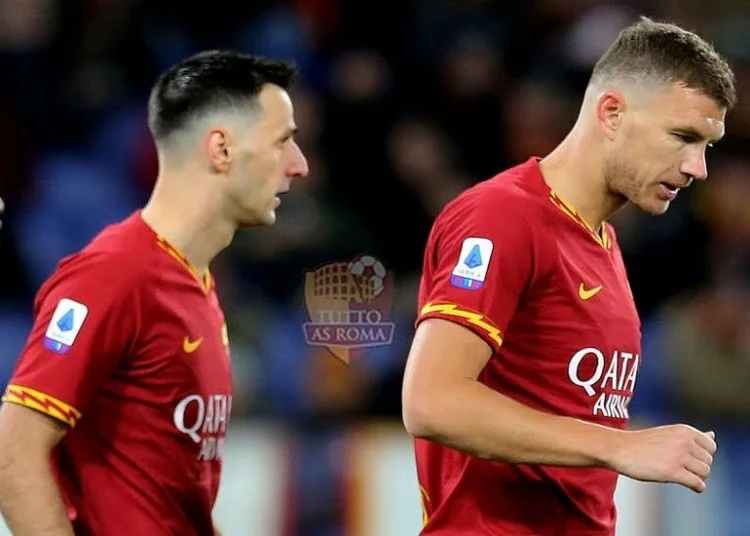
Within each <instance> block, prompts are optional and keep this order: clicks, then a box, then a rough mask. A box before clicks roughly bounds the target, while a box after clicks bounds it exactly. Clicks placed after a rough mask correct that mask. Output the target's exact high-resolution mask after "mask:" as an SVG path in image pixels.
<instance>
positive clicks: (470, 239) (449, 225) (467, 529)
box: [416, 159, 641, 536]
mask: <svg viewBox="0 0 750 536" xmlns="http://www.w3.org/2000/svg"><path fill="white" fill-rule="evenodd" d="M419 308H420V313H419V317H418V320H417V322H420V321H422V320H424V319H426V318H442V319H445V320H450V321H453V322H457V323H459V324H461V325H463V326H465V327H466V328H468V329H470V330H472V331H473V332H474V333H476V334H477V335H479V336H480V337H482V338H483V339H484V340H485V341H486V342H487V344H488V345H489V346H490V347H491V348H492V357H491V359H490V361H489V362H488V364H487V366H486V367H485V369H484V370H483V371H482V373H481V375H480V376H479V381H481V382H482V383H483V384H485V385H487V386H488V387H490V388H491V389H494V390H495V391H498V392H500V393H502V394H504V395H506V396H509V397H511V398H513V399H514V400H516V401H518V402H520V403H522V404H525V405H527V406H530V407H532V408H535V409H538V410H541V411H545V412H548V413H552V414H557V415H565V416H571V417H575V418H579V419H583V420H586V421H590V422H595V423H599V424H602V425H605V426H610V427H614V428H625V426H626V423H627V420H628V402H629V401H630V397H631V396H632V394H633V388H634V385H635V381H636V375H637V372H638V367H639V365H640V359H641V358H640V353H641V347H640V340H641V332H640V320H639V317H638V313H637V311H636V308H635V304H634V302H633V298H632V295H631V293H630V287H629V284H628V280H627V275H626V273H625V267H624V264H623V260H622V256H621V253H620V250H619V248H618V246H617V242H616V240H615V234H614V231H613V229H612V227H611V226H610V225H609V224H605V225H604V227H603V229H602V230H601V232H600V233H595V232H594V231H592V229H591V228H590V227H588V226H587V225H586V224H585V222H584V221H583V220H582V219H581V218H580V217H579V216H578V215H577V214H576V212H575V211H574V210H573V209H572V208H571V207H570V206H569V205H568V204H566V202H565V201H563V200H562V199H560V197H559V196H558V195H556V194H555V193H554V192H552V191H551V190H550V188H549V187H548V186H547V185H546V183H545V182H544V179H543V177H542V174H541V172H540V169H539V165H538V161H537V160H536V159H531V160H529V161H528V162H526V163H524V164H522V165H520V166H517V167H515V168H512V169H510V170H508V171H506V172H504V173H502V174H500V175H498V176H496V177H494V178H492V179H490V180H488V181H485V182H483V183H480V184H478V185H477V186H474V187H473V188H470V189H469V190H467V191H466V192H464V193H463V194H461V195H460V196H459V197H458V198H457V199H455V200H454V201H452V202H451V203H449V204H448V206H447V207H446V208H445V209H444V210H443V212H442V213H441V214H440V216H439V217H438V218H437V220H436V223H435V225H434V227H433V229H432V232H431V235H430V238H429V241H428V244H427V249H426V253H425V260H424V269H423V276H422V281H421V286H420V291H419ZM416 460H417V473H418V476H419V482H420V487H421V491H422V498H423V504H424V514H425V527H424V530H423V532H422V534H423V535H446V536H447V535H450V536H462V535H466V536H469V535H471V536H474V535H476V534H480V533H481V534H487V535H493V534H495V535H498V536H611V535H613V534H614V530H615V528H614V527H615V520H616V510H615V504H614V491H615V486H616V483H617V474H616V473H615V472H613V471H609V470H605V469H584V468H563V467H547V466H528V465H513V464H509V463H501V462H493V461H486V460H482V459H479V458H476V457H473V456H469V455H466V454H463V453H460V452H458V451H456V450H452V449H450V448H448V447H445V446H442V445H439V444H437V443H433V442H430V441H426V440H421V439H417V440H416Z"/></svg>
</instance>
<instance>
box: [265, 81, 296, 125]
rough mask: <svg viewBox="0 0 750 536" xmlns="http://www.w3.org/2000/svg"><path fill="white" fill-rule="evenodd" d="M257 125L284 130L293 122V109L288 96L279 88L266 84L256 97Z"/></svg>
mask: <svg viewBox="0 0 750 536" xmlns="http://www.w3.org/2000/svg"><path fill="white" fill-rule="evenodd" d="M258 104H259V105H260V113H259V115H258V123H259V124H260V125H263V126H265V127H267V128H273V127H278V128H286V127H288V126H291V125H292V124H293V122H294V107H293V105H292V99H291V98H290V97H289V94H288V93H287V92H286V91H285V90H284V89H282V88H280V87H279V86H276V85H273V84H266V85H265V86H264V87H263V89H262V90H261V92H260V95H258Z"/></svg>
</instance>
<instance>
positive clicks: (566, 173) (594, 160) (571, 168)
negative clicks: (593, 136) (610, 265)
mask: <svg viewBox="0 0 750 536" xmlns="http://www.w3.org/2000/svg"><path fill="white" fill-rule="evenodd" d="M581 130H582V129H580V128H578V129H576V128H574V129H573V131H571V133H570V134H569V135H568V136H567V137H566V138H565V140H563V142H562V143H560V145H558V146H557V148H555V150H554V151H552V152H551V153H550V154H549V155H548V156H546V157H545V158H544V159H542V161H541V162H540V163H539V166H540V168H541V170H542V175H543V176H544V180H545V182H546V183H547V185H548V186H549V187H550V188H551V189H552V190H553V191H554V192H556V193H557V194H558V195H560V197H562V198H563V199H564V200H565V201H566V202H567V203H569V204H570V205H571V206H572V207H573V208H574V209H575V210H576V212H577V213H578V215H579V216H580V217H581V218H582V219H583V221H585V222H586V223H587V224H588V225H589V226H590V227H591V228H592V229H593V230H594V231H596V232H599V231H600V230H601V226H602V223H603V222H604V221H605V220H606V219H607V218H609V217H610V216H611V215H612V214H613V213H615V212H616V211H617V210H618V209H620V208H621V207H622V206H623V205H624V204H625V201H624V200H623V199H622V198H620V197H619V196H616V195H613V194H612V192H610V191H609V189H608V188H607V184H606V181H605V177H604V173H603V169H604V165H605V162H604V157H603V152H602V151H601V150H599V147H600V146H599V145H597V143H596V141H594V140H588V139H586V137H585V135H584V134H583V133H582V132H580V131H581Z"/></svg>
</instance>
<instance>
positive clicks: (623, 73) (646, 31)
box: [591, 17, 737, 109]
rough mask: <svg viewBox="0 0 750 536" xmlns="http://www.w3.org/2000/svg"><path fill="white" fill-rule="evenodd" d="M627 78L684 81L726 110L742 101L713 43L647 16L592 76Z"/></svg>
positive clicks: (627, 30)
mask: <svg viewBox="0 0 750 536" xmlns="http://www.w3.org/2000/svg"><path fill="white" fill-rule="evenodd" d="M625 77H627V78H636V79H648V78H651V79H653V80H655V81H657V82H665V83H683V84H685V85H686V86H687V87H689V88H691V89H695V90H697V91H700V92H701V93H703V94H705V95H707V96H708V97H711V98H712V99H713V100H714V101H716V102H717V103H718V104H720V105H721V106H723V107H725V108H727V109H731V108H733V107H734V105H735V104H736V102H737V93H736V89H735V76H734V72H733V71H732V68H731V67H730V66H729V64H728V63H727V61H726V60H725V59H724V58H723V57H722V56H721V55H720V54H719V53H718V52H717V51H716V49H714V47H713V46H712V45H711V44H710V43H708V42H707V41H706V40H704V39H703V38H701V37H699V36H698V35H696V34H695V33H692V32H690V31H688V30H685V29H683V28H680V27H679V26H676V25H674V24H669V23H665V22H655V21H653V20H651V19H649V18H648V17H641V18H640V20H639V21H638V22H636V23H634V24H632V25H631V26H628V27H627V28H625V29H624V30H622V32H620V35H619V36H618V37H617V39H616V40H615V42H614V43H613V44H612V45H611V46H610V47H609V49H608V50H607V51H606V52H605V53H604V55H603V56H602V57H601V58H600V59H599V61H598V62H597V63H596V65H595V66H594V70H593V73H592V75H591V80H592V81H593V82H599V81H604V80H607V79H617V78H625Z"/></svg>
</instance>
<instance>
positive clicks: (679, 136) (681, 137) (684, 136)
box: [674, 132, 698, 143]
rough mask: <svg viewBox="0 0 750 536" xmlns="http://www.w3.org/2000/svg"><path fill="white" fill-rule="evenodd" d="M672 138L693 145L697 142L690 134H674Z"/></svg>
mask: <svg viewBox="0 0 750 536" xmlns="http://www.w3.org/2000/svg"><path fill="white" fill-rule="evenodd" d="M674 136H675V137H676V138H677V139H678V140H680V141H681V142H682V143H695V142H696V141H698V140H697V138H696V137H695V136H693V135H691V134H680V133H678V132H676V133H675V135H674Z"/></svg>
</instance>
